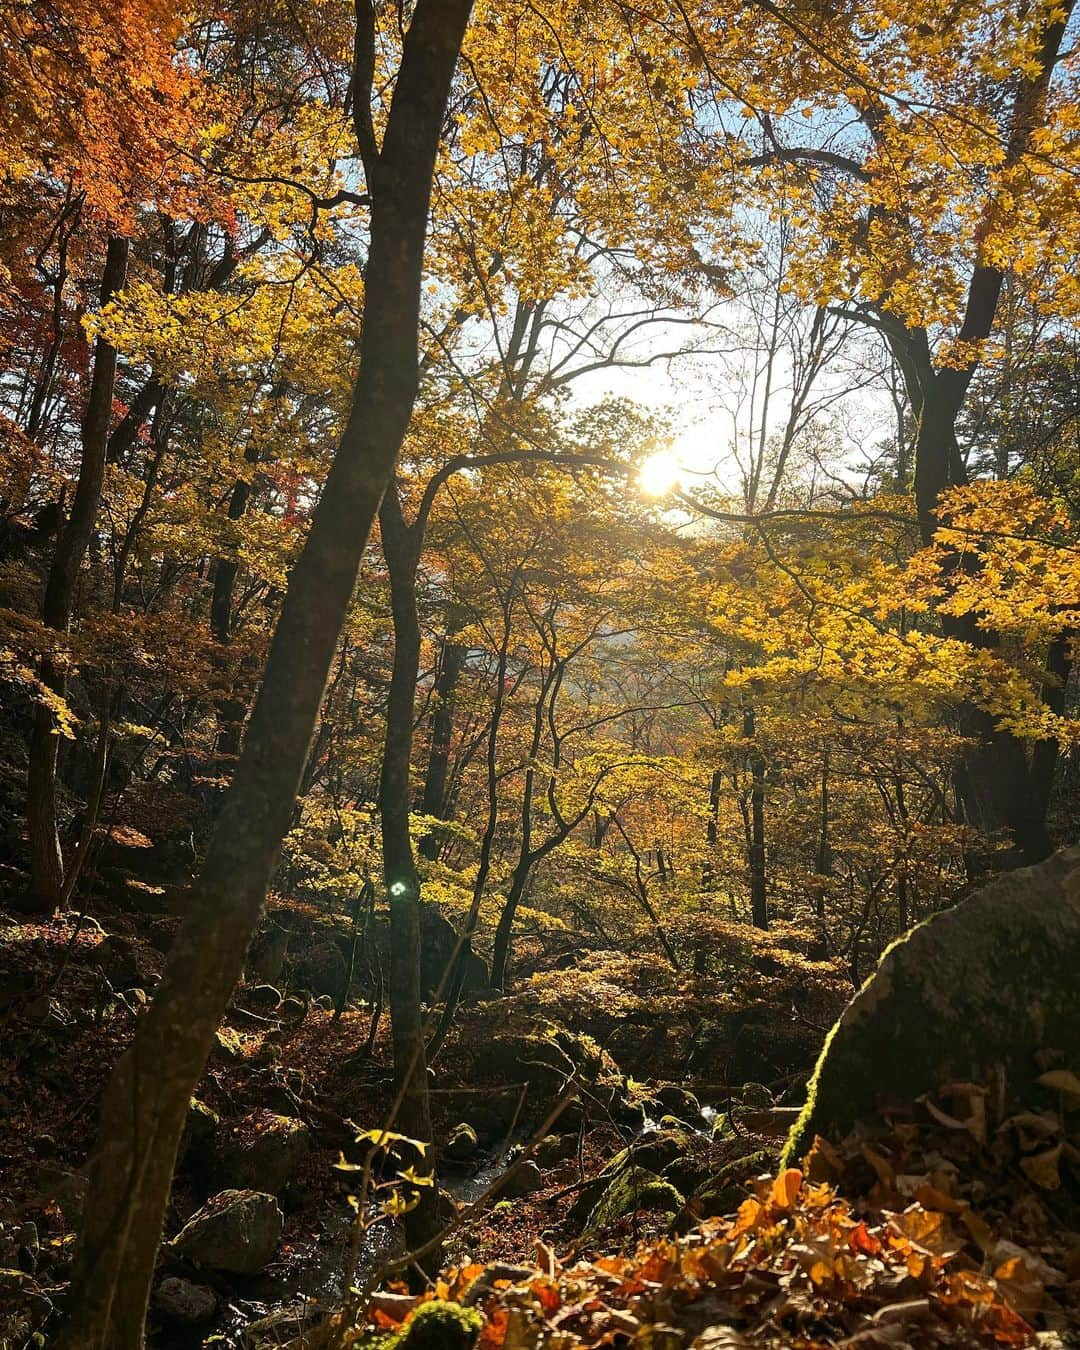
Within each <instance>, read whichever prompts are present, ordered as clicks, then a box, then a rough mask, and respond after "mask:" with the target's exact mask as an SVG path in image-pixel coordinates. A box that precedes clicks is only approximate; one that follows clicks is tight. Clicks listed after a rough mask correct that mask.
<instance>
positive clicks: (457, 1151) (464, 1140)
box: [443, 1121, 480, 1163]
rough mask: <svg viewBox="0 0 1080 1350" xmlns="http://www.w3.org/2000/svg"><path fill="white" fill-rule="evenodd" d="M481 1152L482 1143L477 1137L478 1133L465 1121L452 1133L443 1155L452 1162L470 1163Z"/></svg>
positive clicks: (455, 1127)
mask: <svg viewBox="0 0 1080 1350" xmlns="http://www.w3.org/2000/svg"><path fill="white" fill-rule="evenodd" d="M479 1151H480V1141H479V1139H477V1137H476V1131H475V1130H474V1129H473V1127H472V1126H471V1125H467V1124H466V1123H465V1122H464V1121H462V1122H461V1124H460V1125H455V1126H454V1128H453V1129H452V1130H451V1131H450V1138H449V1139H447V1141H446V1147H445V1148H444V1149H443V1153H445V1155H446V1156H447V1157H448V1158H449V1159H450V1161H451V1162H458V1163H464V1162H470V1161H471V1160H472V1159H473V1158H475V1157H476V1155H477V1153H479Z"/></svg>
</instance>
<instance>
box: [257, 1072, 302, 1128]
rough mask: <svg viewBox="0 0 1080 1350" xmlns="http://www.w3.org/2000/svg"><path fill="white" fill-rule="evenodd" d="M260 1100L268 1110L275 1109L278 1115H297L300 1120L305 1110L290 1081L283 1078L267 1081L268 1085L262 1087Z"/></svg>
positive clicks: (274, 1111)
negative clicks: (287, 1081)
mask: <svg viewBox="0 0 1080 1350" xmlns="http://www.w3.org/2000/svg"><path fill="white" fill-rule="evenodd" d="M259 1101H261V1102H262V1104H263V1107H264V1108H265V1109H266V1110H267V1111H273V1113H274V1114H275V1115H277V1116H295V1117H296V1118H297V1119H298V1120H299V1119H300V1117H301V1116H302V1115H303V1112H304V1106H303V1103H302V1102H301V1100H300V1098H299V1097H298V1096H297V1095H296V1093H295V1092H294V1091H293V1090H292V1088H291V1087H290V1086H289V1085H288V1083H285V1082H283V1081H282V1080H281V1079H276V1080H275V1081H273V1082H271V1083H267V1085H266V1087H264V1088H261V1089H260V1091H259Z"/></svg>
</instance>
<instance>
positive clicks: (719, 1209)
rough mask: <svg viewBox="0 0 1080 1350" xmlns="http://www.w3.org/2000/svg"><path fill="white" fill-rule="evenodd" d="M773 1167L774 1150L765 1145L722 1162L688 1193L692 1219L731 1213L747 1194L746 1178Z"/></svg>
mask: <svg viewBox="0 0 1080 1350" xmlns="http://www.w3.org/2000/svg"><path fill="white" fill-rule="evenodd" d="M775 1167H776V1154H775V1153H773V1152H772V1150H771V1149H767V1148H762V1149H757V1150H756V1151H755V1152H753V1153H747V1154H746V1155H745V1156H743V1157H741V1158H735V1159H733V1160H732V1161H731V1162H729V1163H725V1164H724V1166H723V1167H721V1169H720V1171H719V1172H717V1173H716V1175H715V1176H713V1177H710V1178H709V1180H708V1181H707V1182H705V1184H704V1185H702V1186H700V1187H699V1188H698V1190H696V1191H695V1192H694V1194H693V1195H692V1196H691V1197H690V1212H691V1213H692V1214H693V1217H694V1219H695V1220H698V1219H713V1218H717V1217H719V1216H721V1215H726V1214H734V1213H735V1211H736V1210H737V1209H738V1208H739V1206H740V1205H741V1204H742V1202H743V1201H744V1200H745V1199H746V1197H747V1195H748V1194H749V1191H748V1190H747V1188H746V1182H747V1179H748V1178H749V1177H756V1176H760V1175H761V1173H763V1172H772V1171H773V1170H774V1169H775Z"/></svg>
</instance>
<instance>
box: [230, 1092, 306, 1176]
mask: <svg viewBox="0 0 1080 1350" xmlns="http://www.w3.org/2000/svg"><path fill="white" fill-rule="evenodd" d="M310 1150H311V1131H310V1130H309V1129H308V1127H307V1126H306V1125H305V1124H304V1122H303V1121H302V1120H295V1119H293V1118H292V1117H291V1116H276V1115H274V1114H273V1113H272V1112H269V1111H256V1112H254V1113H253V1114H251V1115H249V1116H244V1118H243V1119H242V1120H240V1121H239V1122H238V1123H237V1124H236V1125H234V1126H233V1127H232V1129H231V1130H230V1132H229V1135H228V1137H227V1138H225V1139H224V1140H222V1141H221V1144H220V1156H221V1165H220V1171H221V1176H222V1178H223V1179H224V1180H226V1181H228V1182H229V1184H230V1185H233V1186H237V1187H239V1188H240V1189H251V1190H254V1189H256V1188H257V1189H258V1190H260V1191H269V1192H270V1194H271V1195H277V1193H278V1192H279V1191H281V1190H284V1188H285V1187H286V1186H287V1185H288V1184H289V1182H290V1181H292V1179H293V1177H294V1176H295V1175H296V1172H297V1170H298V1168H299V1167H300V1164H301V1163H302V1162H303V1161H304V1159H305V1158H306V1157H307V1155H308V1153H309V1152H310Z"/></svg>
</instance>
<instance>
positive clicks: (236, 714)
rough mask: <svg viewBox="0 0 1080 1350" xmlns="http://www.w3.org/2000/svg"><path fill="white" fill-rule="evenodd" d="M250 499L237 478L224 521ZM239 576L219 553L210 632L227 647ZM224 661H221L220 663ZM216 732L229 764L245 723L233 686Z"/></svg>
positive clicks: (222, 702)
mask: <svg viewBox="0 0 1080 1350" xmlns="http://www.w3.org/2000/svg"><path fill="white" fill-rule="evenodd" d="M258 454H259V452H258V449H257V447H254V446H251V445H249V446H248V448H247V450H246V451H245V453H244V459H245V460H246V461H247V462H248V463H249V464H254V463H255V462H256V461H257V459H258ZM250 498H251V484H250V483H248V482H247V481H246V480H245V479H243V478H238V479H237V480H236V482H235V483H234V484H233V489H232V492H231V493H230V494H229V505H228V508H227V510H226V513H225V516H226V519H227V520H230V521H234V520H240V519H241V518H242V517H243V515H244V512H245V511H246V510H247V504H248V501H249V500H250ZM239 575H240V564H239V562H238V561H237V560H236V558H235V557H233V556H231V555H228V554H222V556H221V557H219V558H217V559H216V560H215V562H214V585H213V590H212V592H211V595H210V632H211V634H212V635H213V638H214V641H215V642H217V643H218V644H219V645H220V646H221V647H223V648H224V647H227V646H228V645H229V643H230V642H231V641H232V631H233V596H234V594H235V592H236V580H237V577H238V576H239ZM223 664H224V663H223ZM216 711H217V721H218V732H217V738H216V740H215V744H214V750H215V752H216V753H217V754H218V755H219V756H220V757H221V759H222V760H223V761H225V762H226V763H228V764H229V765H230V766H231V764H232V762H233V761H234V760H235V758H236V756H237V755H238V754H239V753H240V737H241V733H242V731H243V726H244V712H245V705H244V700H243V699H242V698H239V697H237V693H236V690H235V688H233V689H230V690H229V692H228V693H227V694H225V695H223V696H222V697H221V698H220V699H218V702H217V708H216Z"/></svg>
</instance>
